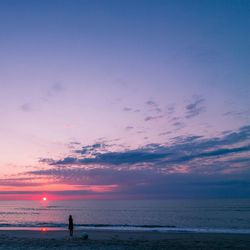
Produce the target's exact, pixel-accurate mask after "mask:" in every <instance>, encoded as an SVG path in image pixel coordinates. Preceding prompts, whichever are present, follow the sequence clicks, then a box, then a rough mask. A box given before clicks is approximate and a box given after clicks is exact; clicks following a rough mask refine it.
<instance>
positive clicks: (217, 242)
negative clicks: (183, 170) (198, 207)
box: [0, 230, 250, 250]
mask: <svg viewBox="0 0 250 250" xmlns="http://www.w3.org/2000/svg"><path fill="white" fill-rule="evenodd" d="M86 233H87V234H88V237H89V238H88V240H86V239H84V238H83V236H84V235H85V234H86ZM3 249H5V250H6V249H17V250H28V249H34V250H43V249H44V250H45V249H52V250H55V249H61V250H64V249H65V250H66V249H75V250H80V249H86V250H88V249H96V250H101V249H102V250H116V249H119V250H123V249H124V250H125V249H127V250H128V249H129V250H130V249H131V250H132V249H134V250H140V249H141V250H142V249H152V250H153V249H159V250H161V249H162V250H163V249H173V250H183V249H191V250H195V249H203V250H210V249H211V250H212V249H218V250H219V249H220V250H224V249H225V250H226V249H227V250H228V249H239V250H244V249H246V250H247V249H250V237H249V235H247V234H226V233H224V234H215V233H187V232H178V233H176V232H154V231H153V232H131V231H111V230H110V231H106V230H84V231H83V230H76V231H75V232H74V237H73V238H71V237H69V233H68V231H67V230H59V231H39V230H1V231H0V250H3Z"/></svg>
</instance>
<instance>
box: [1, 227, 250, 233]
mask: <svg viewBox="0 0 250 250" xmlns="http://www.w3.org/2000/svg"><path fill="white" fill-rule="evenodd" d="M67 230H68V229H67V228H65V227H46V226H32V227H30V226H24V227H19V226H16V227H15V226H13V227H4V226H3V227H1V226H0V232H1V231H40V232H48V231H49V232H53V231H67ZM75 231H103V232H134V233H138V232H142V233H143V232H145V233H150V232H151V233H152V232H159V233H177V234H178V233H194V234H196V233H198V234H248V235H249V234H250V229H232V228H177V227H139V226H136V227H134V226H80V227H77V226H76V227H75Z"/></svg>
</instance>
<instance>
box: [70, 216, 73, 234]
mask: <svg viewBox="0 0 250 250" xmlns="http://www.w3.org/2000/svg"><path fill="white" fill-rule="evenodd" d="M73 231H74V222H73V218H72V215H70V216H69V235H70V236H73Z"/></svg>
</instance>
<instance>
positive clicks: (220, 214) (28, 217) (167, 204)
mask: <svg viewBox="0 0 250 250" xmlns="http://www.w3.org/2000/svg"><path fill="white" fill-rule="evenodd" d="M69 214H72V216H73V218H74V223H75V226H76V228H78V229H85V228H89V229H92V228H101V229H102V230H110V229H112V230H115V229H117V230H118V229H119V230H158V231H191V232H218V233H220V232H221V233H223V232H231V233H250V199H247V200H246V199H245V200H240V199H235V200H228V199H227V200H219V199H217V200H214V199H209V200H137V201H136V200H131V201H127V200H126V201H96V200H91V201H89V200H88V201H87V200H83V201H47V202H39V201H0V229H6V228H9V229H11V228H16V229H17V228H33V229H41V228H43V229H44V228H46V230H47V229H51V230H52V229H62V230H63V229H67V222H68V216H69Z"/></svg>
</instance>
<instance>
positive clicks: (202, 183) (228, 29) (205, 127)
mask: <svg viewBox="0 0 250 250" xmlns="http://www.w3.org/2000/svg"><path fill="white" fill-rule="evenodd" d="M249 14H250V2H249V1H247V0H234V1H226V0H219V1H218V0H216V1H214V0H204V1H199V0H177V1H176V0H166V1H165V0H164V1H161V0H154V1H153V0H136V1H132V0H126V1H125V0H119V1H115V0H105V1H101V0H98V1H97V0H91V1H90V0H60V1H59V0H44V1H38V0H35V1H31V0H23V1H19V0H8V1H7V0H1V1H0V116H1V122H0V138H1V143H0V152H1V154H0V169H1V171H0V199H1V200H7V199H39V197H42V196H44V195H46V196H48V197H49V198H50V199H170V198H245V197H249V195H250V181H249V180H250V178H249V177H250V82H249V79H250V78H249V76H250V74H249V72H250V70H249V65H250V50H249V44H250V15H249Z"/></svg>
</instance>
